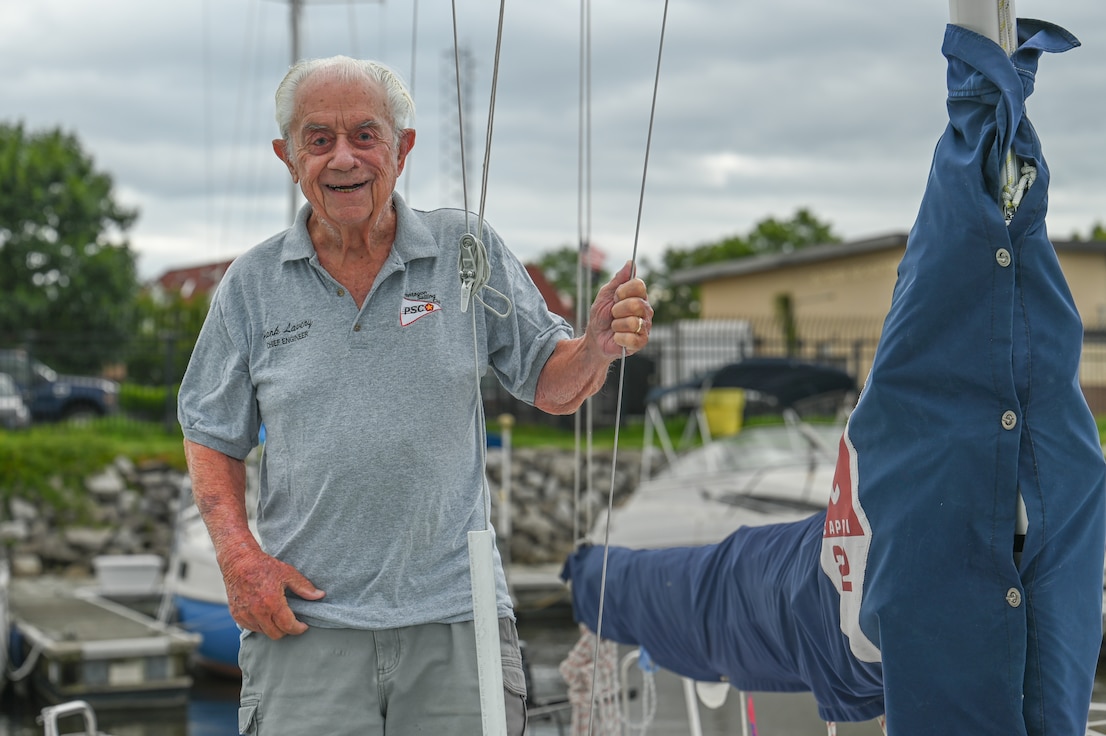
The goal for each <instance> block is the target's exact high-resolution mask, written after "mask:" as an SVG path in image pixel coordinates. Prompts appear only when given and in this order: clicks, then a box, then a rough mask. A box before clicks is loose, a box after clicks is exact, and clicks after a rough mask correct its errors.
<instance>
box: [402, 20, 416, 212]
mask: <svg viewBox="0 0 1106 736" xmlns="http://www.w3.org/2000/svg"><path fill="white" fill-rule="evenodd" d="M411 5H412V7H411V84H410V92H411V99H415V69H416V68H417V64H416V61H417V59H418V49H419V0H412V3H411ZM404 173H406V174H407V175H406V176H405V177H404V178H403V198H404V199H405V200H407V201H408V202H410V201H411V167H410V165H408V166H407V167H406V168H405V170H404Z"/></svg>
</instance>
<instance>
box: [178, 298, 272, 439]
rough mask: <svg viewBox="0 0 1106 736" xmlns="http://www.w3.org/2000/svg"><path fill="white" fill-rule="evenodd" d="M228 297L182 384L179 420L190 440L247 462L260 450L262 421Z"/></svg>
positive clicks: (215, 306) (213, 315)
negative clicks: (232, 325)
mask: <svg viewBox="0 0 1106 736" xmlns="http://www.w3.org/2000/svg"><path fill="white" fill-rule="evenodd" d="M222 291H223V290H222V289H220V290H219V292H217V293H216V297H215V300H214V301H213V302H212V305H211V310H210V311H209V312H208V315H207V319H206V320H205V321H204V325H203V328H202V329H201V330H200V335H199V338H198V339H197V340H196V347H195V348H194V349H193V351H192V358H191V359H190V360H189V363H188V368H187V370H186V371H185V374H184V379H183V380H182V381H181V387H180V394H179V396H178V399H177V417H178V419H179V421H180V425H181V429H182V431H183V432H184V437H185V439H187V440H190V441H192V442H195V443H197V444H200V445H203V446H204V447H209V448H211V449H213V450H216V451H218V452H221V453H223V454H224V455H228V456H230V457H233V458H237V459H239V460H241V459H243V458H245V457H246V455H248V454H249V452H250V450H252V449H253V448H254V447H255V446H256V445H257V442H258V432H259V431H260V424H261V420H260V416H259V412H258V408H257V394H256V391H255V389H254V385H253V379H252V377H251V375H250V368H249V361H248V359H247V353H246V352H245V351H244V350H242V349H240V347H239V346H238V345H237V344H236V343H235V340H234V338H233V336H232V335H231V333H230V331H229V330H228V327H227V320H226V319H225V309H226V308H225V306H224V300H222V299H220V298H219V297H220V295H221V293H222Z"/></svg>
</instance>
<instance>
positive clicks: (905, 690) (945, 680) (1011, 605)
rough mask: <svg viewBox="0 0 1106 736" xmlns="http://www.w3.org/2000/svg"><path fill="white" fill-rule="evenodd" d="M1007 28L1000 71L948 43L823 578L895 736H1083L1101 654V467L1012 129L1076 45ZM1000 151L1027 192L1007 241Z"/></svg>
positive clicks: (984, 56) (995, 49)
mask: <svg viewBox="0 0 1106 736" xmlns="http://www.w3.org/2000/svg"><path fill="white" fill-rule="evenodd" d="M1018 32H1019V42H1020V43H1019V47H1018V49H1017V51H1016V52H1015V53H1014V54H1013V56H1012V57H1010V56H1007V54H1006V53H1005V52H1004V51H1003V50H1002V49H1001V48H1000V47H999V46H998V45H997V44H995V43H994V42H992V41H991V40H989V39H987V38H985V37H983V36H980V35H978V34H976V33H973V32H971V31H969V30H966V29H964V28H960V27H957V26H949V27H948V29H947V31H946V35H945V42H944V47H943V52H944V54H945V56H946V57H947V58H948V75H947V76H948V92H949V97H948V113H949V124H948V127H947V128H946V131H945V133H944V135H943V136H942V137H941V139H940V141H939V143H938V145H937V148H936V151H935V153H934V158H933V164H932V168H931V171H930V176H929V181H928V183H927V186H926V191H925V195H924V197H923V199H922V204H921V207H920V210H919V214H918V218H917V221H916V223H915V225H914V228H913V229H912V231H911V233H910V238H909V240H908V243H907V247H906V254H905V256H904V258H903V260H902V262H901V264H900V265H899V274H898V281H897V283H896V285H895V290H894V294H893V297H892V303H891V309H890V311H889V313H888V316H887V318H886V321H885V322H884V326H883V332H882V336H881V338H880V344H879V347H878V350H877V353H876V356H875V359H874V361H873V365H872V370H871V373H870V374H869V377H868V380H867V382H866V384H865V386H864V388H863V389H862V391H861V397H860V400H859V402H858V403H857V406H856V409H855V411H854V412H853V413H852V415H851V416H850V418H849V422H848V425H847V428H846V431H845V437H844V441H843V442H842V446H841V447H842V450H841V454H840V457H839V460H838V466H837V475H836V479H835V483H834V489H833V495H832V496H831V501H832V502H831V503H830V505H829V511H828V520H827V524H826V532H825V539H824V544H823V550H822V557H821V560H822V568H823V570H824V572H825V573H826V574H827V575H828V576H829V577H830V578H831V579H832V580H833V581H834V583H835V585H836V587H837V589H838V591H839V592H840V594H841V618H842V624H843V626H844V627H845V632H846V633H847V634H848V635H849V637H850V643H851V646H852V650H853V652H854V654H856V655H857V656H858V658H860V659H863V660H867V661H881V662H882V664H883V676H884V690H885V696H886V700H887V723H888V727H889V728H890V729H891V733H893V734H896V736H899V735H901V734H933V733H959V734H969V733H994V734H1005V735H1007V736H1016V735H1020V734H1026V733H1028V734H1050V735H1051V734H1082V733H1084V731H1085V728H1086V717H1087V710H1088V705H1089V702H1090V694H1091V686H1092V684H1093V680H1094V673H1095V666H1096V663H1097V658H1098V652H1099V647H1100V644H1101V636H1102V633H1101V626H1102V582H1103V579H1102V577H1103V548H1104V539H1106V505H1104V462H1103V454H1102V448H1101V446H1100V444H1099V436H1098V430H1097V428H1096V425H1095V421H1094V418H1093V416H1092V415H1091V413H1090V411H1089V409H1088V407H1087V404H1086V401H1085V400H1084V397H1083V394H1082V391H1081V390H1080V386H1079V359H1080V353H1081V350H1082V345H1083V328H1082V323H1081V321H1080V318H1079V314H1078V313H1077V311H1076V308H1075V304H1074V302H1073V300H1072V297H1071V293H1070V291H1069V290H1068V287H1067V283H1066V281H1065V279H1064V275H1063V273H1062V272H1061V270H1060V265H1059V262H1058V260H1057V257H1056V252H1055V250H1054V249H1053V247H1052V244H1051V243H1050V242H1049V239H1048V235H1047V233H1046V229H1045V212H1046V209H1047V201H1048V184H1049V170H1048V167H1047V166H1046V164H1045V160H1044V156H1043V155H1042V152H1041V143H1040V140H1039V139H1038V138H1037V135H1036V132H1035V131H1034V129H1033V126H1032V125H1031V124H1030V123H1029V120H1028V119H1027V118H1026V111H1025V100H1026V98H1027V97H1028V96H1029V95H1030V94H1031V92H1032V91H1033V85H1034V80H1035V75H1036V70H1037V63H1038V61H1039V59H1040V57H1041V55H1042V53H1043V52H1062V51H1067V50H1069V49H1071V48H1073V47H1074V46H1076V45H1078V41H1076V39H1075V38H1074V37H1073V36H1072V35H1071V34H1069V33H1068V32H1067V31H1065V30H1063V29H1061V28H1058V27H1057V26H1054V25H1051V24H1047V23H1043V22H1040V21H1031V20H1020V21H1019V22H1018ZM1010 148H1012V149H1013V152H1014V155H1015V156H1016V157H1017V159H1018V161H1019V162H1020V163H1021V164H1029V165H1031V166H1032V167H1034V168H1035V170H1036V181H1035V183H1034V184H1033V185H1032V186H1031V187H1030V188H1029V190H1028V191H1027V192H1026V193H1025V196H1024V199H1023V200H1022V202H1021V206H1020V207H1019V208H1018V209H1017V212H1016V214H1014V216H1013V219H1012V220H1011V221H1010V222H1009V224H1007V222H1006V221H1005V218H1004V214H1003V209H1002V207H1001V204H1000V202H1001V190H1002V177H1001V170H1002V164H1003V161H1004V159H1005V156H1006V152H1007V150H1009V149H1010ZM1019 492H1020V494H1021V496H1022V498H1023V499H1024V504H1025V511H1026V515H1027V517H1028V529H1027V533H1026V536H1025V539H1024V548H1023V550H1022V552H1021V554H1020V559H1016V558H1015V554H1014V547H1015V533H1016V518H1017V513H1018V496H1019Z"/></svg>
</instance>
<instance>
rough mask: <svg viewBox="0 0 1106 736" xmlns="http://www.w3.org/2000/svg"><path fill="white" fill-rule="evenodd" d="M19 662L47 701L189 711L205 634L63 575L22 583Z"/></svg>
mask: <svg viewBox="0 0 1106 736" xmlns="http://www.w3.org/2000/svg"><path fill="white" fill-rule="evenodd" d="M9 595H10V606H11V619H12V620H11V624H12V632H13V641H14V646H13V651H12V659H13V661H14V663H15V664H16V665H17V666H20V667H22V668H25V669H29V670H30V672H29V674H28V680H29V682H30V684H31V687H32V688H33V689H34V691H35V692H36V694H38V695H39V696H40V697H41V698H42V699H43V700H45V701H47V702H51V703H62V702H67V701H72V700H83V701H86V702H88V703H89V704H90V705H91V706H92V707H94V708H95V709H97V710H101V709H112V708H161V707H182V706H184V705H186V704H187V702H188V693H189V689H190V688H191V686H192V677H191V675H190V674H189V662H190V659H191V656H192V653H193V652H194V651H195V649H196V647H197V646H198V645H199V643H200V636H199V635H198V634H193V633H190V632H187V631H184V630H183V629H181V628H179V627H177V626H174V625H172V624H166V623H162V622H159V621H157V620H156V619H154V618H151V617H149V616H147V615H145V614H142V613H140V612H138V611H135V610H132V609H130V608H128V607H126V606H124V605H121V604H119V603H116V602H114V601H111V600H108V599H107V598H104V597H102V596H101V595H99V594H98V593H97V591H96V590H95V588H94V587H92V586H89V585H83V586H82V585H80V584H77V583H74V582H72V581H67V580H63V579H56V578H34V579H14V580H12V582H11V589H10V591H9Z"/></svg>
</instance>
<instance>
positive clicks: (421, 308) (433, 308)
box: [399, 297, 442, 327]
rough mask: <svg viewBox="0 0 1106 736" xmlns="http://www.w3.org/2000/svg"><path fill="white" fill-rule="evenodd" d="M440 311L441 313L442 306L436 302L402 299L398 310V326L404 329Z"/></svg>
mask: <svg viewBox="0 0 1106 736" xmlns="http://www.w3.org/2000/svg"><path fill="white" fill-rule="evenodd" d="M440 311H442V305H440V304H438V303H437V302H434V301H429V300H426V299H409V298H407V297H404V298H403V303H402V304H401V305H400V308H399V324H400V326H401V327H406V326H408V325H410V324H412V323H414V322H415V321H417V320H420V319H422V318H423V317H425V316H426V315H428V314H434V313H435V312H440Z"/></svg>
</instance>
